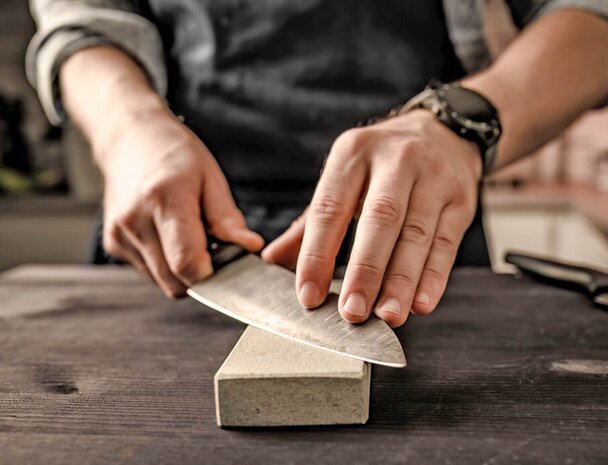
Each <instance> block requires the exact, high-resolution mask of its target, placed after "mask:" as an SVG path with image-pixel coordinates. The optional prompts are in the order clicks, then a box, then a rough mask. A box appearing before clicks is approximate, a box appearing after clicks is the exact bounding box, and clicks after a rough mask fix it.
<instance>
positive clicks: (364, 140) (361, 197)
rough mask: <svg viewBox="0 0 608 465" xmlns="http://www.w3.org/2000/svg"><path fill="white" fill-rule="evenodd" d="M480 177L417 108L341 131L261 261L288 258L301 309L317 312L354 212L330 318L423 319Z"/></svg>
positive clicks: (475, 157) (463, 148) (474, 156)
mask: <svg viewBox="0 0 608 465" xmlns="http://www.w3.org/2000/svg"><path fill="white" fill-rule="evenodd" d="M481 173H482V163H481V157H480V156H479V153H478V149H477V148H476V147H475V145H474V144H473V143H471V142H469V141H467V140H464V139H462V138H460V137H458V136H457V135H456V134H454V133H453V132H452V131H451V130H450V129H448V128H446V127H445V126H443V125H442V124H441V123H440V122H438V121H437V120H436V119H435V117H434V116H433V115H432V114H431V113H430V112H428V111H426V110H416V111H413V112H410V113H407V114H405V115H402V116H398V117H395V118H391V119H388V120H385V121H383V122H380V123H377V124H375V125H372V126H368V127H363V128H356V129H351V130H348V131H346V132H344V133H343V134H342V135H340V136H339V137H338V139H337V140H336V141H335V143H334V144H333V147H332V149H331V151H330V154H329V156H328V158H327V161H326V164H325V168H324V170H323V173H322V175H321V178H320V180H319V184H318V186H317V189H316V191H315V194H314V196H313V199H312V201H311V203H310V205H309V207H308V209H307V211H306V213H305V214H304V215H303V216H302V217H301V218H299V219H298V220H296V221H295V222H294V223H293V224H292V226H291V227H290V228H289V229H288V230H287V231H286V232H285V233H284V234H283V235H282V236H280V237H279V238H277V239H276V240H275V241H274V242H272V243H271V244H270V245H269V246H268V247H266V249H265V250H264V251H263V252H262V257H263V258H264V259H265V260H266V261H269V262H274V263H278V264H281V265H283V266H287V267H292V266H293V265H294V264H295V261H296V260H297V266H296V292H297V294H298V298H299V300H300V303H301V304H302V305H303V306H305V307H308V308H314V307H317V306H319V305H321V304H322V303H323V301H324V300H325V298H326V297H327V293H328V290H329V285H330V283H331V279H332V274H333V270H334V266H335V257H336V254H337V253H338V250H339V248H340V244H341V242H342V240H343V237H344V235H345V233H346V230H347V228H348V225H349V223H350V221H351V220H352V219H353V217H355V216H356V215H357V214H358V213H360V217H359V221H358V225H357V230H356V237H355V241H354V244H353V248H352V252H351V256H350V260H349V263H348V266H347V269H346V274H345V276H344V282H343V285H342V290H341V293H340V298H339V303H338V307H339V311H340V313H341V315H342V316H343V317H344V319H346V320H347V321H350V322H352V323H359V322H363V321H365V320H366V319H367V318H368V317H369V315H370V312H371V311H372V309H373V310H374V312H375V313H376V315H377V316H378V317H379V318H381V319H383V320H385V321H386V322H387V323H388V324H389V325H391V326H392V327H397V326H400V325H402V324H403V323H404V322H405V320H406V318H407V316H408V314H409V312H410V310H411V311H412V312H414V313H417V314H427V313H430V312H431V311H432V310H433V309H434V308H435V307H436V305H437V303H438V302H439V300H440V298H441V296H442V295H443V292H444V290H445V287H446V284H447V280H448V276H449V273H450V270H451V268H452V266H453V264H454V260H455V257H456V252H457V250H458V246H459V244H460V242H461V241H462V237H463V235H464V233H465V231H466V229H467V228H468V226H469V225H470V224H471V222H472V220H473V217H474V215H475V211H476V208H477V190H478V183H479V180H480V178H481Z"/></svg>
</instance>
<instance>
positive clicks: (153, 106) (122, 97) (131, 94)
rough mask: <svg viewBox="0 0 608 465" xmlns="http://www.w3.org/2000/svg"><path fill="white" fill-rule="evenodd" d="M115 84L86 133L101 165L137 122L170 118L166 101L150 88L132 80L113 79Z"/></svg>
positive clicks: (94, 154)
mask: <svg viewBox="0 0 608 465" xmlns="http://www.w3.org/2000/svg"><path fill="white" fill-rule="evenodd" d="M114 87H115V88H114V89H113V92H112V99H111V102H113V103H112V104H111V105H109V106H107V107H106V108H105V110H103V111H102V112H101V113H100V115H101V117H100V118H99V122H98V124H97V125H95V126H94V127H93V128H92V129H91V131H90V132H89V134H88V138H89V141H90V144H91V149H92V152H93V156H94V157H95V160H96V161H97V163H99V164H100V165H103V163H104V162H105V159H106V158H108V157H109V156H111V154H112V152H113V147H115V146H116V145H117V144H118V143H119V142H120V139H121V138H122V137H123V136H124V135H125V134H128V133H131V132H135V130H136V128H137V127H138V126H140V125H145V124H150V123H153V122H154V121H157V120H159V119H171V118H173V115H172V113H171V111H170V110H169V108H168V107H167V105H166V104H165V102H164V101H163V100H162V99H161V98H160V97H159V96H158V95H157V94H156V93H154V92H153V91H152V90H148V89H142V88H140V87H138V86H137V85H136V84H135V85H134V83H131V82H124V83H116V85H115V86H114Z"/></svg>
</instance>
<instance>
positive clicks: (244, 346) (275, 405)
mask: <svg viewBox="0 0 608 465" xmlns="http://www.w3.org/2000/svg"><path fill="white" fill-rule="evenodd" d="M370 378H371V365H370V364H368V363H365V362H362V361H360V360H355V359H353V358H349V357H345V356H343V355H338V354H334V353H331V352H328V351H325V350H322V349H317V348H315V347H310V346H307V345H304V344H301V343H298V342H294V341H290V340H289V339H286V338H283V337H279V336H275V335H274V334H271V333H268V332H266V331H262V330H259V329H256V328H253V327H251V326H249V327H248V328H247V329H246V330H245V331H244V333H243V335H242V336H241V338H240V339H239V341H238V342H237V344H236V345H235V346H234V349H233V350H232V352H231V353H230V355H228V358H227V359H226V360H225V361H224V364H223V365H222V366H221V367H220V369H219V370H218V372H217V373H216V374H215V378H214V381H215V409H216V415H217V423H218V425H219V426H223V427H239V426H297V425H337V424H357V423H365V422H366V421H367V419H368V417H369V390H370Z"/></svg>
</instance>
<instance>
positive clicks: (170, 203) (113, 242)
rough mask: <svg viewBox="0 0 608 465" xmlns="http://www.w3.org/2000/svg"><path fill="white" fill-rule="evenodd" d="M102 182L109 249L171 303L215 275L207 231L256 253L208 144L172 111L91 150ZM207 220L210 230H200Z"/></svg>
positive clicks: (258, 244) (256, 243)
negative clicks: (155, 286)
mask: <svg viewBox="0 0 608 465" xmlns="http://www.w3.org/2000/svg"><path fill="white" fill-rule="evenodd" d="M96 146H97V147H98V150H99V151H101V152H103V153H97V154H96V155H95V158H96V159H97V160H98V162H99V163H100V166H101V170H102V172H103V175H104V180H105V191H104V192H105V194H104V230H103V245H104V249H105V250H106V251H107V252H108V253H110V254H111V255H113V256H115V257H118V258H122V259H124V260H126V261H128V262H130V263H131V264H132V265H133V266H134V267H135V268H136V269H137V270H139V271H140V272H142V273H144V274H145V275H147V276H149V277H150V278H151V279H153V280H154V281H155V282H156V283H157V284H158V286H159V287H160V288H161V289H162V290H163V292H164V293H165V294H166V295H167V296H169V297H180V296H182V295H184V294H185V291H186V288H187V287H188V286H189V285H191V284H192V283H194V282H195V281H197V280H199V279H202V278H204V277H206V276H208V275H209V274H211V273H212V271H213V270H212V265H211V258H210V256H209V254H208V252H207V242H206V236H205V228H206V229H207V230H208V231H210V232H211V233H212V234H213V235H215V236H216V237H218V238H219V239H221V240H224V241H228V242H233V243H236V244H239V245H241V246H242V247H244V248H246V249H248V250H250V251H257V250H259V249H261V248H262V246H263V239H262V238H261V236H259V235H258V234H256V233H254V232H253V231H251V230H249V229H248V228H247V226H246V223H245V219H244V217H243V214H242V213H241V212H240V211H239V210H238V208H237V207H236V205H235V203H234V200H233V198H232V195H231V193H230V190H229V187H228V183H227V182H226V179H225V177H224V175H223V173H222V172H221V170H220V167H219V166H218V164H217V162H216V161H215V159H214V158H213V156H212V155H211V154H210V153H209V151H208V150H207V148H206V147H205V145H204V144H203V143H202V142H201V141H200V140H199V139H198V138H197V137H196V136H195V135H194V134H193V133H192V132H190V131H189V130H188V129H187V128H186V126H184V125H183V124H182V123H181V122H180V121H179V120H177V118H175V117H174V116H173V115H172V114H171V113H170V112H169V111H168V110H167V109H163V110H158V111H152V112H150V113H148V114H146V115H145V116H142V117H140V118H138V119H137V120H136V121H134V122H132V124H130V125H129V126H128V127H125V128H122V130H120V131H118V132H117V136H116V137H115V139H114V140H113V141H111V142H110V143H105V144H93V147H94V149H95V147H96ZM202 218H204V221H205V225H203V220H202Z"/></svg>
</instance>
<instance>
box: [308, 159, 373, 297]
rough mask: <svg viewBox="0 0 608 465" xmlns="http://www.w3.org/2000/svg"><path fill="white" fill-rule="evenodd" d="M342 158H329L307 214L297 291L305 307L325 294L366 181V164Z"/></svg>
mask: <svg viewBox="0 0 608 465" xmlns="http://www.w3.org/2000/svg"><path fill="white" fill-rule="evenodd" d="M332 155H333V154H332ZM343 158H344V157H343V156H340V155H336V157H335V161H333V160H332V156H331V155H330V157H329V158H328V161H327V164H326V166H325V170H324V171H323V174H322V175H321V179H320V180H319V184H318V185H317V189H316V190H315V194H314V196H313V198H312V201H311V203H310V206H309V207H308V211H307V214H306V224H305V228H304V236H303V238H302V246H301V249H300V253H299V255H298V260H297V265H296V292H297V295H298V299H299V301H300V303H301V304H302V305H303V306H304V307H308V308H314V307H318V306H319V305H321V304H322V303H323V301H324V300H325V298H326V296H327V293H328V291H329V286H330V284H331V279H332V276H333V270H334V264H335V260H336V255H337V254H338V250H339V249H340V244H341V243H342V240H343V239H344V235H345V233H346V230H347V228H348V224H349V222H350V220H351V218H352V217H353V214H354V212H355V210H356V207H357V203H358V201H359V197H360V196H361V192H362V190H363V186H364V183H365V171H366V170H365V166H363V164H362V163H355V162H353V160H352V159H351V160H347V161H346V162H342V161H341V160H342V159H343Z"/></svg>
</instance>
